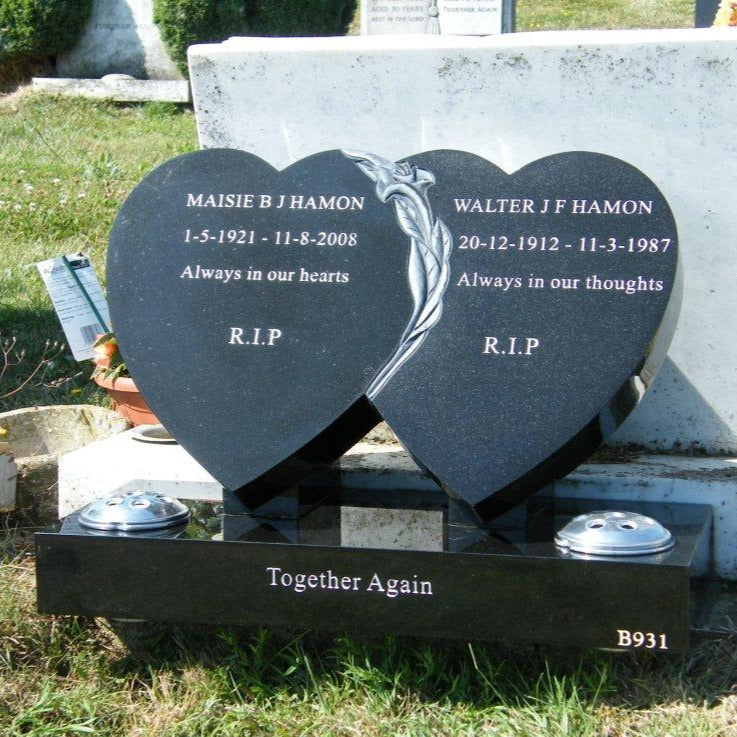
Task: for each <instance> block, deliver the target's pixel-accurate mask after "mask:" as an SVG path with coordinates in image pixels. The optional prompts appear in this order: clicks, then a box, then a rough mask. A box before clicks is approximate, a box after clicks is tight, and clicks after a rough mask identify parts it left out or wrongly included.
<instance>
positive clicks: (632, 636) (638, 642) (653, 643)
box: [617, 630, 668, 650]
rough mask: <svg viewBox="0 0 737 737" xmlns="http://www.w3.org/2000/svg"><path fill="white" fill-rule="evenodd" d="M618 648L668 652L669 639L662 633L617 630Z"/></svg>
mask: <svg viewBox="0 0 737 737" xmlns="http://www.w3.org/2000/svg"><path fill="white" fill-rule="evenodd" d="M617 647H631V648H640V649H642V650H667V649H668V638H667V636H666V635H665V634H664V633H662V632H637V631H634V632H633V631H632V630H617Z"/></svg>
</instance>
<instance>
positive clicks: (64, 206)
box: [0, 94, 197, 409]
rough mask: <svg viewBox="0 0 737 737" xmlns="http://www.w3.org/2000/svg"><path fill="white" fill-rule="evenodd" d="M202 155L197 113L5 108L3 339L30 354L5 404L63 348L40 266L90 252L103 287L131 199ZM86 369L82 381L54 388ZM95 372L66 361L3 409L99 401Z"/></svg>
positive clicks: (82, 105)
mask: <svg viewBox="0 0 737 737" xmlns="http://www.w3.org/2000/svg"><path fill="white" fill-rule="evenodd" d="M196 147H197V139H196V133H195V121H194V116H193V115H192V113H191V110H189V109H182V108H178V107H175V106H173V105H166V104H162V103H150V104H146V105H129V106H122V105H116V104H112V103H101V102H92V101H88V100H81V99H70V98H52V97H47V96H42V95H33V94H24V95H20V96H15V97H11V98H6V100H5V101H4V102H0V150H1V151H2V158H1V159H0V265H1V267H0V336H2V337H3V338H6V339H7V338H10V337H11V336H16V337H17V348H18V349H19V350H20V349H24V350H25V351H26V352H27V355H26V358H25V361H24V362H23V364H21V365H20V366H16V367H14V369H13V370H11V371H9V372H7V374H6V376H5V377H4V379H3V380H2V382H0V396H1V395H3V394H5V393H7V392H9V391H11V390H12V389H14V388H15V387H16V386H17V385H18V383H19V381H21V380H22V379H23V378H25V376H27V375H28V374H29V373H30V371H31V370H32V369H33V368H34V366H35V365H36V364H37V363H38V361H39V359H40V357H41V355H42V352H43V347H44V345H45V342H46V341H47V340H50V341H54V340H63V333H62V331H61V328H60V325H59V322H58V320H57V318H56V314H55V313H54V311H53V308H52V306H51V302H50V299H49V297H48V295H47V293H46V290H45V287H44V286H43V283H42V282H41V279H40V277H39V275H38V272H37V270H36V268H35V265H34V264H35V263H36V262H37V261H40V260H43V259H47V258H52V257H55V256H58V255H60V254H62V253H69V252H75V251H85V252H87V253H89V254H90V255H91V257H92V261H93V263H94V266H95V270H96V272H97V274H98V276H99V277H100V279H101V280H102V281H103V283H104V276H105V253H106V246H107V238H108V233H109V230H110V227H111V225H112V223H113V220H114V218H115V215H116V213H117V211H118V209H119V207H120V205H121V204H122V202H123V201H124V199H125V197H126V196H127V194H128V192H129V191H130V190H131V189H132V188H133V187H134V186H135V185H136V184H137V183H138V182H139V181H140V180H141V179H142V178H143V176H144V175H145V174H146V173H147V172H149V171H150V170H151V169H152V168H154V167H155V166H157V165H158V164H160V163H161V162H163V161H165V160H166V159H168V158H171V157H172V156H175V155H177V154H179V153H182V152H184V151H190V150H194V149H195V148H196ZM1 367H2V366H1V364H0V368H1ZM80 370H82V371H83V375H82V376H80V377H78V378H77V379H75V380H73V381H70V382H68V383H65V384H64V385H62V386H59V387H53V386H48V384H49V383H50V382H53V380H54V379H58V378H60V377H68V376H71V375H74V374H75V373H77V372H78V371H80ZM89 373H90V365H89V363H87V364H83V365H81V366H80V365H79V364H76V363H75V362H74V361H73V360H71V358H68V357H66V356H65V355H64V354H62V355H61V356H60V357H59V358H58V359H57V360H56V361H55V362H54V363H53V364H52V365H51V366H49V367H47V371H46V373H45V376H43V377H37V379H39V380H37V379H34V381H33V382H32V383H31V385H30V386H29V387H27V388H26V389H25V390H24V391H23V392H21V393H19V394H17V395H14V396H13V397H10V398H8V399H7V400H5V401H4V402H3V401H2V400H0V409H3V408H12V407H14V406H24V405H32V404H62V403H68V402H80V401H90V399H93V400H94V399H95V397H94V393H95V390H94V388H93V386H94V385H92V384H91V383H90V382H89V381H88V380H87V377H88V376H89Z"/></svg>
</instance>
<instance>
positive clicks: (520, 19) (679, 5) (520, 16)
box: [517, 0, 694, 31]
mask: <svg viewBox="0 0 737 737" xmlns="http://www.w3.org/2000/svg"><path fill="white" fill-rule="evenodd" d="M693 23H694V1H693V0H555V1H554V2H540V1H539V0H518V1H517V30H518V31H546V30H568V29H577V28H604V29H606V28H693Z"/></svg>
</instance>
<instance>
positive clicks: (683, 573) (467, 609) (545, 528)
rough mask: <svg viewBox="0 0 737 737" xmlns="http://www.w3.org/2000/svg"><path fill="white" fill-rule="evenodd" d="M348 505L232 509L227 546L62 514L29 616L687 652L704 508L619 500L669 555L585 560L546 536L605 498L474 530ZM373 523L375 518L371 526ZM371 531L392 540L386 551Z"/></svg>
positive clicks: (198, 536)
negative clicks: (662, 532) (92, 526)
mask: <svg viewBox="0 0 737 737" xmlns="http://www.w3.org/2000/svg"><path fill="white" fill-rule="evenodd" d="M345 496H346V499H345V500H344V501H343V503H333V504H331V503H326V504H322V505H320V506H318V507H316V508H315V509H314V510H313V511H311V512H310V513H308V514H306V515H305V516H303V517H301V518H299V519H290V520H276V519H273V518H272V519H269V520H262V521H260V522H259V520H258V519H257V518H254V517H252V516H251V517H249V516H247V515H232V516H230V515H228V516H226V519H225V520H224V523H223V528H224V531H225V533H226V536H228V537H230V538H231V539H209V538H208V539H202V531H201V530H200V529H198V528H196V526H194V525H190V526H189V527H188V528H183V529H179V530H174V531H170V532H168V533H163V534H162V533H160V534H159V535H158V536H155V535H147V534H145V533H138V534H137V535H136V536H131V535H114V534H100V533H95V534H91V533H90V532H87V531H85V530H83V529H82V528H80V526H79V525H78V523H77V519H76V515H71V516H70V517H68V518H67V519H66V520H65V521H64V523H63V525H62V526H61V529H60V530H59V531H58V532H52V533H40V534H38V535H37V536H36V544H37V583H38V608H39V611H40V612H42V613H45V614H75V615H85V616H101V617H109V618H125V619H144V620H152V621H163V622H177V623H203V624H204V623H210V624H221V625H224V626H226V625H246V626H256V627H259V626H266V627H270V628H274V629H287V630H294V629H297V630H304V629H314V630H328V631H331V630H332V631H341V632H355V633H362V634H371V635H376V634H384V633H396V634H406V635H417V636H422V637H430V638H450V639H460V640H486V641H495V640H497V641H498V640H508V641H525V642H533V643H540V644H544V643H557V644H565V645H572V646H592V647H605V648H619V649H641V650H644V649H651V650H663V651H668V652H681V651H684V650H685V649H686V648H687V647H688V631H689V624H690V622H689V609H690V606H691V602H690V585H691V584H690V579H691V575H692V566H693V563H694V559H695V556H697V555H698V553H699V549H700V546H703V545H706V544H708V529H709V521H710V518H711V508H709V507H705V506H696V505H680V504H679V505H668V504H654V503H653V504H645V505H642V504H636V503H624V502H622V503H617V504H616V505H613V508H616V509H625V510H630V511H635V512H641V513H645V514H649V515H650V516H653V517H655V518H656V519H658V520H659V521H661V522H663V523H664V524H666V526H667V527H668V528H669V529H670V530H671V532H672V533H673V535H674V537H675V539H676V545H675V548H673V549H672V550H671V551H669V552H666V553H661V554H659V555H652V556H638V557H631V558H620V559H611V558H610V559H592V558H588V559H587V558H584V557H576V556H572V555H567V554H564V553H561V552H560V551H559V550H558V549H557V548H556V547H555V545H554V544H553V542H552V538H553V534H554V532H555V531H556V530H557V529H559V528H560V527H561V526H562V525H563V524H565V522H566V521H567V520H568V519H570V518H571V517H572V516H575V515H576V514H579V513H581V512H584V511H591V510H592V509H600V508H601V506H602V503H601V502H600V501H596V502H589V501H585V500H584V501H581V500H575V501H574V500H565V499H564V500H552V499H549V498H539V497H538V498H535V499H532V500H530V501H529V502H528V503H527V504H526V505H524V506H521V507H519V508H518V509H517V510H515V511H514V513H513V514H511V513H510V515H509V516H507V517H506V518H503V519H501V520H499V521H498V524H497V525H496V526H490V527H484V528H479V527H475V526H473V525H464V524H449V523H448V511H447V508H443V506H442V505H434V504H433V503H432V502H430V503H428V504H427V505H425V506H424V507H422V508H419V509H418V508H415V509H404V510H402V509H401V508H400V507H397V508H395V509H391V508H389V509H387V508H386V507H376V508H375V509H372V508H371V505H370V503H369V502H367V501H366V499H365V497H362V496H361V495H360V494H358V493H351V492H347V493H346V495H345ZM374 513H375V514H376V515H378V516H377V518H376V522H375V523H374V524H371V525H368V526H367V525H366V522H367V519H370V518H371V515H372V514H374ZM367 515H368V517H367ZM402 515H405V516H404V517H403V516H402ZM407 515H408V516H407ZM392 525H394V527H392ZM382 530H384V532H386V531H389V533H391V531H392V530H395V531H396V534H394V533H392V534H394V537H393V540H394V542H393V543H387V542H386V541H387V536H386V535H385V536H384V538H383V539H382V537H381V531H382ZM362 536H363V537H362ZM389 537H392V535H391V534H389ZM377 544H379V545H381V547H376V546H377ZM391 547H394V548H395V549H391ZM412 547H414V548H421V549H410V548H412ZM400 548H401V549H400Z"/></svg>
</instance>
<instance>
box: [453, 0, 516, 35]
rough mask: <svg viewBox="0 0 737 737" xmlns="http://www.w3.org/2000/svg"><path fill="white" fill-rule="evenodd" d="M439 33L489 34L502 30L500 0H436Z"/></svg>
mask: <svg viewBox="0 0 737 737" xmlns="http://www.w3.org/2000/svg"><path fill="white" fill-rule="evenodd" d="M438 11H439V12H440V16H439V20H440V33H442V34H449V35H453V34H457V35H459V36H489V35H494V34H497V33H501V32H502V0H438Z"/></svg>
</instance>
